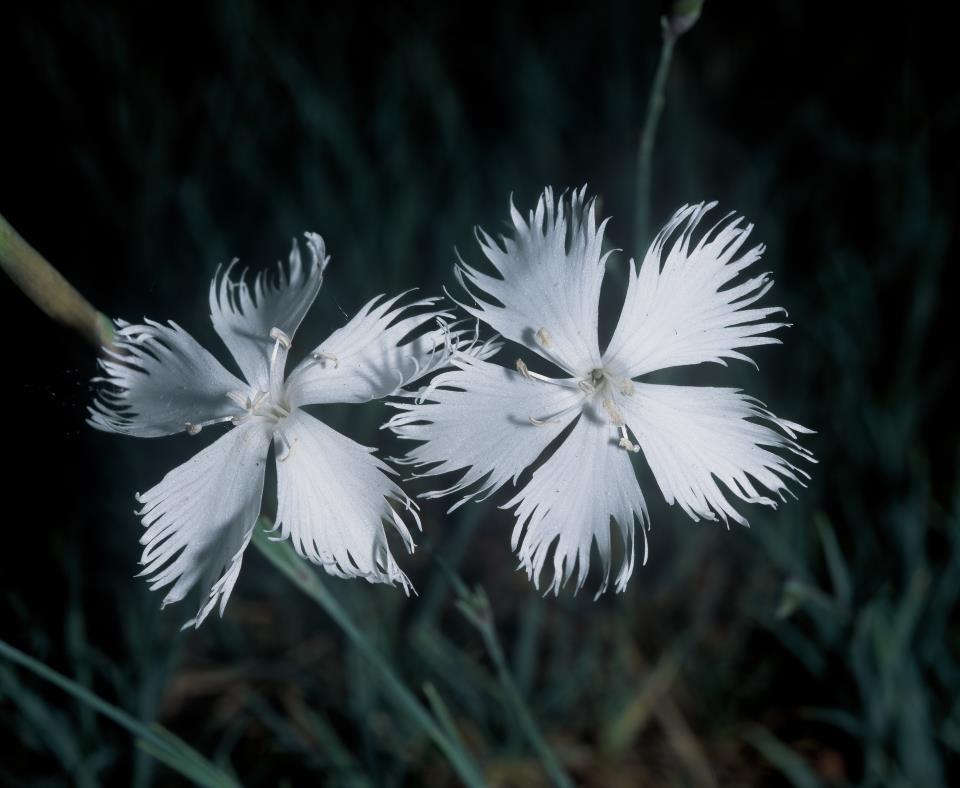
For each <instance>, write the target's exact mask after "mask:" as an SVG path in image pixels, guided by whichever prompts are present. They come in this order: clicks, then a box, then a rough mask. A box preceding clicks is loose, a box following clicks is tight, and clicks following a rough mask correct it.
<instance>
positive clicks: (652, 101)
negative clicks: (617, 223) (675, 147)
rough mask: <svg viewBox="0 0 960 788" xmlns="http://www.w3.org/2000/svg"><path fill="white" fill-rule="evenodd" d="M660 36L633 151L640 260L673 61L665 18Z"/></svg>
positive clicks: (673, 40)
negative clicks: (655, 153) (658, 48)
mask: <svg viewBox="0 0 960 788" xmlns="http://www.w3.org/2000/svg"><path fill="white" fill-rule="evenodd" d="M660 28H661V30H662V33H663V43H662V44H661V47H660V60H659V61H658V62H657V70H656V72H655V73H654V75H653V84H652V85H651V87H650V97H649V98H648V99H647V113H646V115H645V116H644V119H643V128H642V129H641V130H640V143H639V146H638V148H637V215H636V221H635V223H634V224H635V227H636V230H635V232H636V235H635V236H634V243H633V249H634V254H636V255H637V256H638V257H640V258H642V257H643V254H644V251H645V250H646V248H647V245H648V244H649V243H650V180H651V170H652V168H653V148H654V144H655V143H656V139H657V126H658V125H659V124H660V115H661V114H663V107H664V104H665V103H666V85H667V75H668V74H669V73H670V62H671V60H672V59H673V46H674V44H676V42H677V37H678V36H677V33H676V32H674V30H673V28H672V27H671V25H670V24H669V23H668V20H667V18H666V17H664V18H663V19H661V20H660Z"/></svg>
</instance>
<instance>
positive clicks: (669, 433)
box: [617, 383, 816, 525]
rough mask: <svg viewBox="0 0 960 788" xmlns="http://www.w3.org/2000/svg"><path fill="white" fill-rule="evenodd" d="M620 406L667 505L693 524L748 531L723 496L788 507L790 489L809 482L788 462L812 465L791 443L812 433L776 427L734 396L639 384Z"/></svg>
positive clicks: (778, 422) (780, 422)
mask: <svg viewBox="0 0 960 788" xmlns="http://www.w3.org/2000/svg"><path fill="white" fill-rule="evenodd" d="M617 405H618V406H619V408H620V411H621V413H622V414H623V418H624V420H625V421H626V423H627V426H628V427H629V428H630V430H631V431H632V432H633V434H634V435H635V436H636V439H637V443H639V445H640V448H641V449H642V450H643V454H644V457H646V460H647V462H648V463H649V465H650V468H651V470H652V471H653V475H654V476H655V477H656V480H657V483H658V484H659V485H660V489H661V490H662V492H663V496H664V498H666V500H667V503H670V504H673V502H674V501H676V502H677V503H679V504H680V506H681V508H682V509H683V510H684V511H685V512H686V513H687V514H688V515H690V517H692V518H693V519H694V520H699V519H700V518H701V517H703V518H705V519H707V520H716V519H717V518H718V517H719V518H720V519H721V520H723V522H724V523H728V518H729V519H732V520H735V521H736V522H738V523H741V524H743V525H746V524H747V521H746V519H745V518H744V517H742V516H741V515H740V514H739V513H738V512H737V511H736V510H735V509H734V508H733V506H732V505H731V503H730V501H729V500H728V498H727V495H726V494H725V490H724V488H726V491H729V492H730V493H732V494H733V495H734V496H735V497H737V498H739V499H740V500H742V501H746V502H747V503H760V504H764V505H766V506H772V507H774V508H775V507H776V501H774V500H773V498H771V497H769V496H770V495H775V496H776V497H778V498H779V499H780V500H785V498H784V493H785V492H790V490H789V488H788V486H787V483H788V482H796V483H797V484H800V485H804V480H805V479H809V478H810V477H809V475H808V474H807V473H806V472H805V471H803V470H802V469H800V468H797V467H796V466H795V465H794V464H793V463H792V462H790V460H789V459H787V456H789V455H790V454H793V455H795V456H797V457H800V458H801V459H803V460H806V461H809V462H816V460H814V459H813V456H812V455H811V453H810V452H809V451H808V450H807V449H804V448H803V447H802V446H800V444H799V443H797V441H796V440H795V438H796V437H797V433H810V432H811V430H808V429H807V428H806V427H801V426H800V425H799V424H794V423H793V422H790V421H786V420H784V419H778V418H777V417H776V416H774V415H773V414H772V413H771V412H770V411H768V410H767V409H766V408H765V407H764V406H763V404H762V403H760V402H758V401H757V400H755V399H753V398H752V397H748V396H746V395H745V394H743V393H741V392H740V391H738V390H737V389H729V388H706V387H699V386H663V385H653V384H647V383H637V384H635V385H634V389H633V394H632V395H631V396H621V397H618V399H617ZM771 427H776V428H777V429H778V430H779V432H778V431H776V430H774V429H771ZM781 433H783V434H781ZM784 453H786V455H787V456H783V455H784ZM721 482H722V483H723V486H724V487H723V488H722V487H721V486H720V483H721ZM728 524H729V523H728Z"/></svg>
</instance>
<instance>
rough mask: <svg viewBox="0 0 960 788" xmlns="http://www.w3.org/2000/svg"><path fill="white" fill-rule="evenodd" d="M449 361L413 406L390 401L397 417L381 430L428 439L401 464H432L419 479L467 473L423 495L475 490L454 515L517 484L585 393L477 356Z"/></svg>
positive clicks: (575, 410) (563, 382)
mask: <svg viewBox="0 0 960 788" xmlns="http://www.w3.org/2000/svg"><path fill="white" fill-rule="evenodd" d="M451 363H452V365H453V366H454V367H456V369H454V370H451V371H449V372H444V373H442V374H440V375H438V376H437V377H436V378H434V380H433V382H432V383H431V385H430V386H429V387H428V389H426V390H425V391H424V392H422V393H421V395H420V397H418V399H417V401H415V402H405V403H395V402H394V403H390V404H391V405H392V406H393V407H395V408H398V409H399V410H400V411H401V412H400V413H398V414H396V415H395V416H394V417H393V418H392V419H390V421H389V422H388V423H387V425H386V426H388V427H389V428H391V429H392V430H393V431H394V432H395V433H396V434H397V435H398V436H399V437H401V438H404V439H408V440H415V441H426V442H425V443H422V444H420V445H418V446H416V447H414V448H413V449H411V450H410V452H409V453H408V455H407V457H406V458H405V459H404V460H403V462H405V463H407V464H413V465H418V466H420V465H423V466H428V465H429V466H433V467H431V468H429V469H428V470H425V471H424V472H423V474H422V475H424V476H434V475H437V474H442V473H451V472H459V471H465V473H464V474H463V476H462V477H461V478H460V479H459V480H458V481H457V482H456V483H455V484H454V485H453V486H451V487H449V488H447V489H445V490H437V491H434V492H430V493H426V494H425V495H423V496H422V497H424V498H437V497H439V496H441V495H447V494H449V493H454V492H459V491H461V490H465V489H467V488H469V487H473V486H474V485H476V489H474V490H472V491H471V492H470V493H468V494H467V495H466V496H465V497H463V498H462V499H461V500H460V501H459V502H458V503H457V504H455V505H454V506H453V507H452V509H455V508H456V507H457V506H459V505H460V504H462V503H464V502H466V501H468V500H471V499H476V498H480V497H482V496H484V495H488V494H491V493H493V492H495V491H496V490H498V489H500V487H502V486H503V485H504V484H506V482H507V481H509V480H511V479H512V480H513V481H514V482H516V480H517V477H518V476H519V475H520V474H521V473H522V472H523V470H524V469H525V468H526V467H527V466H528V465H530V464H531V463H532V462H533V461H534V460H536V459H537V457H538V456H539V455H540V453H541V452H542V451H543V450H544V449H545V448H546V447H547V445H548V444H549V443H550V442H551V441H552V440H554V439H555V438H557V436H559V435H560V433H561V432H562V431H563V428H564V427H565V426H566V425H568V424H569V423H570V422H571V421H572V420H573V418H574V417H575V416H576V414H577V413H578V412H579V405H580V403H581V402H582V400H583V398H584V393H583V392H582V391H581V390H580V389H578V388H577V387H576V385H575V384H573V382H572V381H567V380H551V381H549V382H547V381H545V380H542V379H540V380H531V379H529V378H527V377H524V376H523V375H521V374H519V373H518V372H514V371H512V370H508V369H505V368H503V367H501V366H498V365H497V364H491V363H489V362H487V361H484V360H482V359H478V358H472V357H468V356H462V355H459V354H456V355H454V356H453V358H452V359H451ZM452 509H451V510H452Z"/></svg>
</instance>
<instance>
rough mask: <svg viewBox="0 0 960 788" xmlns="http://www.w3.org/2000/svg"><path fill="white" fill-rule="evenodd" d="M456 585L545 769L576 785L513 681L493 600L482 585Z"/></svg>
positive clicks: (567, 785) (557, 780) (567, 787)
mask: <svg viewBox="0 0 960 788" xmlns="http://www.w3.org/2000/svg"><path fill="white" fill-rule="evenodd" d="M458 579H459V578H458ZM456 585H457V586H458V592H459V595H460V599H459V600H458V603H457V606H458V607H459V608H460V611H461V612H462V613H463V614H464V616H465V617H466V618H467V620H468V621H469V622H470V623H471V624H473V625H474V626H475V627H476V628H477V630H478V631H479V632H480V636H481V637H482V638H483V644H484V645H485V646H486V648H487V653H488V654H489V655H490V659H491V660H492V661H493V665H494V667H495V668H496V670H497V678H498V679H499V680H500V686H501V687H502V689H503V695H504V698H506V700H507V702H508V703H509V704H510V706H511V708H512V710H513V713H514V715H515V716H516V718H517V722H518V723H519V725H520V730H521V731H523V734H524V736H526V737H527V739H528V740H529V742H530V745H531V746H532V747H533V749H534V751H535V752H536V753H537V755H538V756H539V758H540V761H541V762H542V763H543V768H544V769H545V770H546V772H547V774H548V775H549V777H550V780H551V781H552V782H553V784H554V785H557V786H560V788H573V780H571V779H570V775H568V774H567V772H566V770H565V769H564V768H563V766H562V765H561V763H560V761H559V760H558V759H557V756H556V755H555V754H554V752H553V750H552V749H551V748H550V745H549V744H548V743H547V740H546V739H544V738H543V735H542V734H541V733H540V729H539V727H537V722H536V720H535V719H534V718H533V714H532V713H531V712H530V709H529V708H528V707H527V704H526V703H525V702H524V700H523V695H522V694H521V693H520V688H519V687H518V686H517V683H516V682H515V681H514V680H513V674H512V673H511V672H510V667H509V665H507V659H506V657H505V656H504V653H503V648H502V647H501V645H500V638H499V637H498V636H497V627H496V624H495V622H494V620H493V610H492V608H491V607H490V600H489V599H488V598H487V594H486V592H485V591H484V590H483V589H482V588H479V587H478V588H477V589H476V590H474V591H473V592H472V593H471V592H469V591H467V590H466V587H465V586H463V584H462V582H461V583H457V584H456Z"/></svg>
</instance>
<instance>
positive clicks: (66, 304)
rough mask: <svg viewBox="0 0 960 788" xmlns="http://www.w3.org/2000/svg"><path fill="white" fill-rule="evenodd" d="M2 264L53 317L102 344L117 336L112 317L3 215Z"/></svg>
mask: <svg viewBox="0 0 960 788" xmlns="http://www.w3.org/2000/svg"><path fill="white" fill-rule="evenodd" d="M0 268H2V269H3V270H4V271H5V272H6V274H7V275H8V276H9V277H10V278H11V279H12V280H13V282H14V284H16V285H17V287H19V288H20V289H21V290H22V291H23V292H24V293H25V294H26V296H27V298H29V299H30V300H31V301H33V303H35V304H36V305H37V306H38V307H40V309H42V310H43V311H44V312H45V313H46V314H47V315H48V316H49V317H52V318H53V319H54V320H56V321H57V322H58V323H62V324H63V325H65V326H67V327H68V328H72V329H74V330H75V331H77V332H79V333H80V335H81V336H82V337H83V338H84V339H86V340H87V341H88V342H90V343H91V344H93V345H94V346H95V347H97V348H99V347H102V346H103V345H109V344H110V341H111V339H112V337H113V326H112V325H111V324H110V321H109V320H108V319H107V318H106V317H104V316H103V315H102V314H101V313H100V312H98V311H97V310H96V309H94V307H93V306H92V305H91V304H90V302H89V301H87V299H86V298H84V297H83V296H82V295H80V293H79V292H77V290H76V289H75V288H74V287H73V285H71V284H70V283H69V282H68V281H67V280H66V279H64V278H63V276H62V275H61V274H60V272H59V271H57V270H56V269H55V268H54V267H53V266H52V265H50V263H48V262H47V261H46V259H45V258H44V257H43V255H41V254H40V253H39V252H38V251H37V250H36V249H34V248H33V247H32V246H30V244H28V243H27V242H26V241H25V240H24V239H23V238H22V237H21V236H20V234H19V233H18V232H17V231H16V230H14V229H13V227H12V226H11V225H10V223H9V222H8V221H7V220H6V219H4V218H3V216H0Z"/></svg>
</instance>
